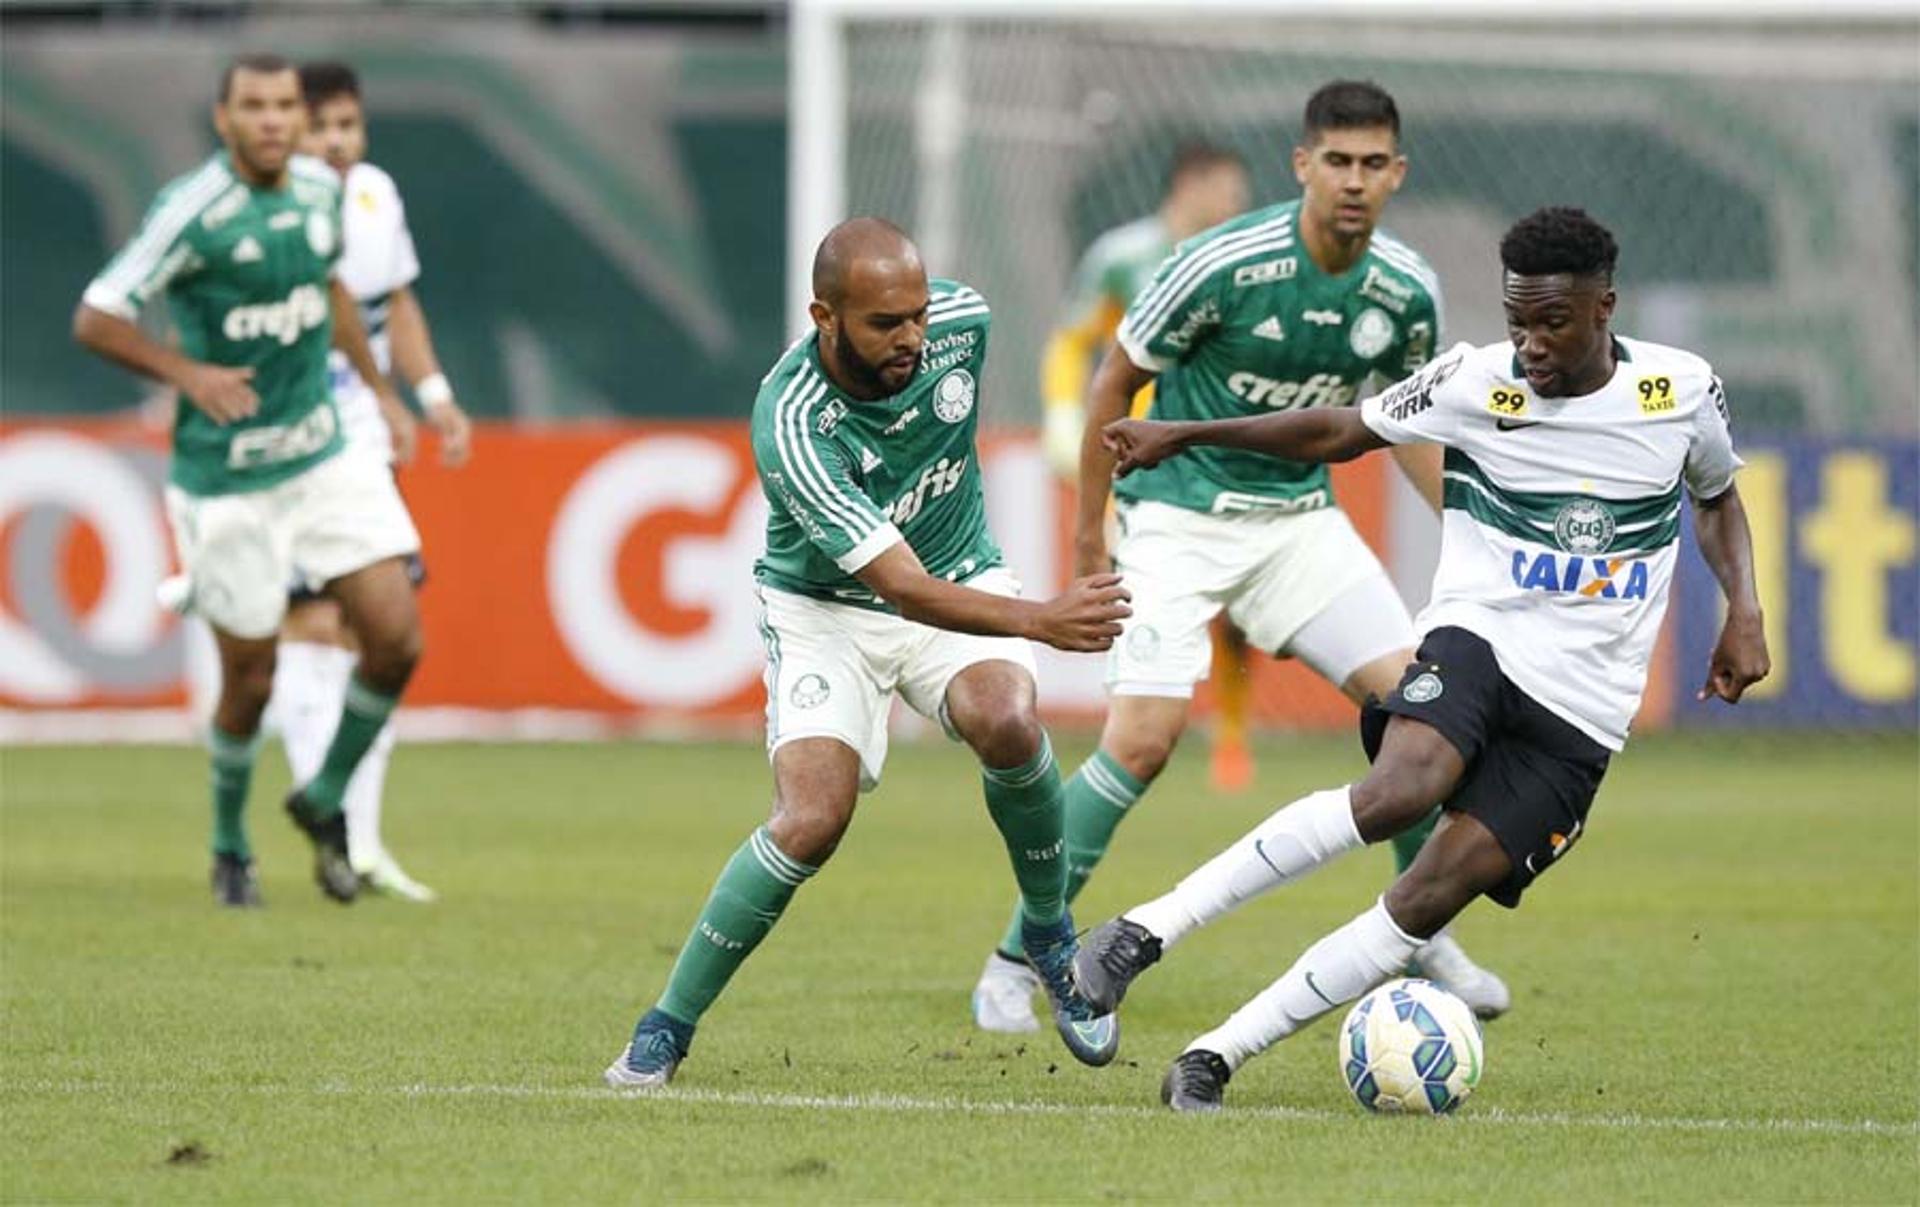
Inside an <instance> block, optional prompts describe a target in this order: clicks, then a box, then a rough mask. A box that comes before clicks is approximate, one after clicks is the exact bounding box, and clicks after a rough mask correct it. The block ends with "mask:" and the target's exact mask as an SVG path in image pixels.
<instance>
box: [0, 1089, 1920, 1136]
mask: <svg viewBox="0 0 1920 1207" xmlns="http://www.w3.org/2000/svg"><path fill="white" fill-rule="evenodd" d="M215 1088H216V1087H211V1086H207V1085H204V1084H198V1085H187V1084H184V1083H182V1084H167V1083H152V1082H145V1083H143V1082H126V1081H9V1082H4V1083H0V1094H8V1095H11V1094H21V1095H26V1096H47V1097H53V1096H62V1095H78V1096H90V1095H96V1094H98V1095H113V1094H128V1093H132V1094H161V1095H165V1096H168V1097H172V1096H175V1095H182V1096H191V1095H195V1094H202V1093H206V1092H207V1091H208V1090H209V1089H215ZM217 1089H218V1092H220V1093H238V1094H254V1095H261V1096H265V1097H272V1098H331V1097H342V1098H524V1099H542V1100H568V1101H581V1102H592V1101H607V1100H611V1099H618V1098H637V1099H645V1100H650V1101H658V1102H681V1103H687V1104H689V1105H697V1106H734V1107H747V1108H752V1109H760V1110H786V1111H849V1112H855V1113H873V1114H934V1115H941V1114H950V1115H979V1116H989V1117H991V1116H1031V1115H1044V1116H1062V1117H1070V1118H1086V1117H1096V1118H1110V1119H1113V1118H1117V1119H1160V1118H1165V1117H1166V1116H1167V1115H1168V1113H1169V1112H1168V1111H1167V1110H1166V1109H1165V1108H1162V1107H1157V1106H1124V1105H1118V1104H1113V1103H1093V1104H1085V1105H1073V1104H1069V1103H1062V1102H993V1101H980V1100H977V1099H971V1098H944V1097H942V1098H919V1097H913V1096H910V1095H904V1094H848V1095H816V1094H763V1093H754V1092H751V1091H742V1090H698V1089H665V1090H640V1091H616V1090H610V1089H604V1088H600V1087H595V1086H584V1085H583V1086H542V1085H484V1084H476V1085H427V1084H424V1083H418V1084H413V1085H385V1086H355V1085H346V1084H343V1083H338V1082H333V1083H326V1082H323V1083H319V1084H315V1085H310V1086H290V1085H236V1086H226V1087H217ZM1223 1117H1224V1118H1230V1119H1278V1120H1291V1121H1296V1122H1315V1123H1320V1122H1337V1121H1341V1120H1351V1119H1354V1118H1357V1117H1359V1116H1358V1115H1357V1114H1356V1112H1353V1111H1321V1110H1306V1109H1302V1108H1299V1107H1288V1106H1244V1107H1237V1106H1229V1107H1228V1108H1227V1109H1226V1111H1225V1112H1223ZM1446 1123H1447V1124H1448V1125H1453V1126H1467V1127H1517V1128H1565V1129H1571V1130H1594V1131H1664V1132H1723V1133H1759V1134H1775V1135H1778V1134H1804V1135H1835V1136H1901V1137H1907V1136H1920V1121H1915V1120H1905V1121H1884V1120H1877V1119H1695V1118H1685V1117H1673V1116H1661V1115H1638V1114H1625V1115H1584V1114H1572V1113H1567V1112H1560V1111H1545V1112H1527V1111H1508V1110H1503V1109H1502V1108H1500V1107H1497V1106H1490V1107H1478V1106H1472V1105H1469V1106H1468V1107H1466V1108H1465V1109H1464V1110H1463V1111H1462V1112H1461V1113H1460V1114H1459V1115H1456V1116H1454V1117H1452V1118H1451V1119H1448V1120H1446Z"/></svg>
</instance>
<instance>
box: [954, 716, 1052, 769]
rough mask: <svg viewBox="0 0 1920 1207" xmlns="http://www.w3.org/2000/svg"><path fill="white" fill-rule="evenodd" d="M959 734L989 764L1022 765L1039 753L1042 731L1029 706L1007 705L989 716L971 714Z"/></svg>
mask: <svg viewBox="0 0 1920 1207" xmlns="http://www.w3.org/2000/svg"><path fill="white" fill-rule="evenodd" d="M962 736H964V737H965V738H966V740H967V744H968V745H969V746H971V747H973V750H974V753H975V754H977V755H979V756H980V761H981V762H982V763H984V764H986V765H987V766H989V767H1024V766H1025V765H1026V764H1028V763H1031V762H1032V761H1033V760H1034V759H1035V758H1036V757H1038V755H1039V754H1040V747H1041V745H1042V743H1044V742H1045V741H1046V732H1045V731H1044V730H1043V729H1041V727H1040V718H1039V717H1037V716H1035V715H1034V712H1033V709H1031V708H1011V709H1009V710H1007V711H1006V712H1005V713H1001V714H998V715H993V716H985V717H975V718H973V721H972V724H971V725H970V726H969V728H968V729H967V730H965V731H962Z"/></svg>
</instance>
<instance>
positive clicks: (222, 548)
mask: <svg viewBox="0 0 1920 1207" xmlns="http://www.w3.org/2000/svg"><path fill="white" fill-rule="evenodd" d="M213 122H214V127H215V129H216V130H217V131H218V132H219V135H220V139H221V141H222V142H223V143H224V144H225V146H224V149H223V150H221V151H220V152H218V153H216V154H215V155H213V156H212V157H211V158H210V159H208V160H207V161H206V162H205V163H203V164H202V165H201V166H200V167H198V168H196V169H195V170H193V171H192V172H189V173H187V174H186V175H185V176H182V177H179V178H178V179H176V180H174V181H172V182H171V183H169V184H168V185H167V186H166V187H165V188H163V189H162V190H161V192H160V195H159V197H158V198H157V199H156V200H155V201H154V203H153V205H152V207H151V208H150V209H149V210H148V212H147V215H146V217H145V219H143V220H142V222H141V225H140V229H139V230H138V232H136V233H135V235H134V237H133V239H132V240H130V241H129V242H128V243H127V245H126V246H125V247H124V248H122V249H121V251H120V253H119V254H118V255H116V256H115V257H114V258H113V259H112V261H110V262H109V263H108V265H107V267H106V268H105V269H104V270H102V271H101V273H100V275H99V276H98V277H96V278H95V279H94V281H93V283H92V284H90V285H88V286H87V290H86V293H85V296H84V297H83V298H82V300H81V302H80V306H79V308H78V309H77V310H76V311H75V313H74V320H73V334H74V338H75V339H76V340H78V341H79V342H80V343H81V344H82V345H84V346H85V347H87V348H88V349H90V350H92V351H93V352H96V353H98V354H99V355H100V356H103V357H105V358H106V359H108V360H110V361H113V362H114V363H115V364H118V365H122V366H124V367H126V368H128V369H132V370H133V371H135V372H137V373H141V374H144V375H146V376H148V377H151V378H154V379H156V380H158V381H162V382H165V383H166V384H168V385H171V386H172V387H173V388H174V389H175V390H177V391H178V392H179V394H180V396H181V397H182V399H183V400H184V401H185V404H186V405H182V406H180V407H178V408H177V409H176V413H175V417H174V428H173V462H172V468H171V471H170V474H169V485H168V487H167V492H166V497H167V515H168V519H169V520H170V521H171V523H172V526H173V534H174V542H175V544H176V546H177V548H178V552H179V555H180V563H181V566H182V567H183V569H184V570H185V572H186V579H187V599H186V601H185V602H186V606H188V607H190V608H191V609H192V610H193V611H194V612H196V613H198V614H199V615H201V616H202V617H204V618H205V619H206V620H207V622H208V623H209V625H210V626H211V627H212V629H213V636H214V642H215V645H216V647H217V648H218V651H219V657H220V698H219V701H218V703H217V705H216V706H215V710H214V716H213V724H212V727H211V729H210V731H209V735H208V736H209V741H210V744H211V747H212V761H213V814H214V827H213V855H214V864H213V892H214V897H215V899H216V900H217V901H219V902H220V903H222V904H224V905H234V906H249V905H258V904H260V895H259V889H258V887H257V884H256V881H255V876H254V868H253V853H252V849H251V847H250V845H249V843H248V839H247V833H246V826H245V820H244V814H245V809H246V803H247V792H248V789H249V787H250V786H251V784H252V778H253V763H254V756H255V754H256V752H257V749H258V740H257V738H258V734H259V731H260V718H261V714H262V713H263V712H264V711H265V709H266V706H267V700H268V697H269V695H270V693H271V691H272V686H273V675H274V662H275V649H274V647H275V642H276V637H277V634H278V632H279V628H280V621H281V619H282V617H283V616H284V615H285V612H286V606H287V584H288V583H289V582H291V581H294V580H295V579H296V577H298V578H299V579H303V580H305V581H308V582H313V583H318V584H322V585H324V587H325V589H326V591H327V592H328V594H329V595H331V596H332V597H333V598H334V599H336V600H338V601H340V603H341V604H342V605H343V606H344V608H345V612H346V616H347V619H348V622H349V624H350V625H351V627H352V629H353V631H354V635H355V638H356V639H357V641H358V644H359V648H360V650H361V657H360V661H359V664H358V665H357V666H356V668H355V669H354V671H353V673H352V676H351V678H350V680H349V682H348V684H347V686H346V689H345V691H344V693H343V700H342V703H341V706H340V708H339V710H338V715H337V718H336V719H335V721H334V724H333V726H332V732H331V734H330V736H329V738H328V741H327V743H326V748H325V751H324V752H323V754H322V755H321V757H320V758H319V759H318V760H316V763H315V765H314V767H313V769H312V773H311V774H310V775H307V776H296V777H295V780H294V782H295V783H296V784H298V785H300V786H299V787H297V788H296V789H295V790H294V791H293V792H292V793H291V794H290V795H289V796H288V797H287V802H286V806H287V812H288V813H289V814H290V815H291V816H292V818H293V821H294V822H295V824H297V825H298V826H299V827H300V829H301V830H303V831H304V832H305V833H306V835H307V837H308V838H309V839H310V840H311V841H312V843H313V846H314V858H315V862H314V871H315V876H316V879H317V880H318V882H319V884H320V887H321V889H322V890H323V891H324V892H326V894H327V895H328V896H330V897H333V898H335V899H336V900H339V901H342V902H346V901H351V900H353V898H354V895H355V894H356V893H357V892H358V890H359V878H358V877H357V876H356V875H355V874H354V872H353V869H352V867H351V865H350V863H349V862H348V858H347V827H346V819H345V817H344V815H343V814H342V812H341V801H342V798H343V796H344V795H345V792H346V788H347V783H348V780H349V779H350V778H351V777H352V774H353V771H354V769H355V768H356V767H357V766H358V765H359V763H360V761H361V759H362V758H363V757H365V755H366V752H367V750H368V748H369V747H371V746H372V744H373V741H374V737H375V735H376V734H378V733H379V732H380V729H381V727H382V726H383V725H385V724H386V720H387V716H388V714H389V713H390V712H392V710H393V707H394V705H395V704H396V703H397V702H398V700H399V696H400V693H401V692H402V690H404V689H405V687H406V684H407V680H408V678H409V677H410V676H411V675H412V673H413V668H414V664H415V663H416V661H417V660H418V659H419V656H420V647H421V637H420V618H419V613H418V611H417V610H416V608H415V606H414V597H413V587H412V584H411V583H409V582H408V580H407V574H406V568H405V567H406V563H405V559H406V558H407V557H408V556H409V555H412V554H414V553H417V552H418V551H419V548H420V538H419V536H418V534H416V533H415V531H414V527H413V521H412V520H411V519H410V518H409V517H408V515H407V509H406V507H405V505H404V504H402V503H401V502H400V495H399V491H398V490H397V489H396V488H395V487H394V484H393V477H392V475H391V474H390V473H388V472H387V470H386V468H385V467H384V466H381V465H379V464H377V463H375V462H374V461H373V460H372V459H371V458H361V457H350V456H344V455H342V453H343V450H344V448H345V441H344V439H343V438H342V435H341V431H340V421H339V416H338V413H337V412H336V410H335V409H334V403H333V398H332V391H331V388H330V385H329V372H328V349H329V347H331V346H335V345H337V346H338V347H339V348H340V349H341V350H342V351H343V352H344V353H345V354H346V356H347V358H348V360H349V363H351V364H352V365H353V366H354V368H355V370H356V371H357V372H358V373H359V374H360V376H361V378H362V379H363V380H364V381H366V382H367V383H368V385H369V387H370V389H371V390H372V391H373V394H374V396H375V400H376V405H378V407H379V408H380V409H381V410H382V412H384V413H385V414H386V416H387V417H388V423H389V425H390V427H391V438H392V439H393V441H394V444H395V446H396V448H404V447H410V445H411V442H412V439H413V425H412V419H411V417H410V416H409V415H408V414H407V411H406V408H405V407H404V406H403V405H402V404H401V403H400V400H399V399H398V398H397V397H396V396H395V395H394V393H393V388H392V387H391V386H390V385H389V384H388V383H387V382H386V380H385V378H383V377H382V376H381V374H380V372H379V369H378V368H377V366H376V365H375V364H374V361H373V354H372V352H371V350H370V349H369V348H368V346H367V340H366V335H365V332H364V330H363V328H362V327H361V324H360V318H359V313H358V310H357V308H356V307H355V305H354V302H353V299H352V297H351V296H350V295H349V294H348V293H347V291H346V288H345V287H344V286H343V285H342V284H341V283H340V281H339V279H338V277H337V276H335V273H334V266H335V263H336V261H337V260H338V259H339V256H340V180H339V178H338V176H336V175H335V174H334V173H333V172H332V171H331V170H329V169H328V168H327V166H326V165H325V164H323V163H321V162H320V161H319V160H316V159H310V158H307V157H305V156H299V155H295V154H294V148H295V143H296V141H297V139H298V138H299V135H300V132H301V129H302V127H303V126H304V124H305V105H304V103H303V101H302V98H301V93H300V79H299V76H298V75H297V74H296V73H295V71H294V68H293V65H292V64H291V63H289V62H287V61H286V60H285V59H282V58H279V57H278V56H274V55H248V56H243V57H241V58H239V59H236V60H234V61H233V63H232V64H230V65H229V66H228V67H227V69H226V70H225V72H224V73H223V74H222V76H221V80H220V88H219V94H218V98H217V100H216V102H215V104H214V107H213ZM161 293H164V294H165V295H166V297H167V301H168V310H169V312H170V315H171V317H172V319H173V324H174V327H175V328H176V329H177V331H178V333H179V348H178V349H175V348H173V347H169V346H168V345H167V344H165V343H163V342H161V341H159V340H156V339H154V338H153V337H152V336H150V335H148V334H147V333H146V332H144V331H142V330H141V329H140V328H139V327H138V326H137V325H136V324H135V321H134V320H135V319H136V318H137V317H138V315H139V312H140V308H141V307H142V306H143V305H145V304H146V303H147V302H149V301H151V300H152V299H153V297H154V296H155V295H156V294H161Z"/></svg>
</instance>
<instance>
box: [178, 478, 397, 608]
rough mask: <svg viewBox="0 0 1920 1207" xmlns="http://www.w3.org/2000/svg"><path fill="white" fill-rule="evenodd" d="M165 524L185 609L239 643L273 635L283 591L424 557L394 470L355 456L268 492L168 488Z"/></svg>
mask: <svg viewBox="0 0 1920 1207" xmlns="http://www.w3.org/2000/svg"><path fill="white" fill-rule="evenodd" d="M167 519H168V521H169V522H170V523H171V525H172V527H173V542H174V547H175V548H176V549H178V550H179V552H180V565H181V567H182V569H183V570H184V571H185V572H186V576H187V580H188V582H189V584H190V591H191V594H190V596H189V603H190V606H191V607H192V609H193V610H194V611H195V612H198V613H199V614H200V615H202V616H204V617H206V619H207V620H208V621H209V622H210V623H212V624H213V626H214V627H215V628H218V629H220V630H222V631H223V632H227V633H231V634H232V635H234V636H236V637H248V638H264V637H271V636H273V635H274V633H276V632H277V631H279V628H280V621H281V618H282V617H284V616H285V615H286V610H287V584H289V583H305V584H308V585H310V586H313V587H315V588H318V587H320V586H324V585H325V584H327V583H329V582H332V581H333V580H334V579H336V578H340V577H341V576H343V575H347V574H351V573H353V572H354V571H355V570H360V569H364V568H365V567H367V566H371V565H373V564H374V563H375V562H379V561H384V560H385V559H387V558H390V557H403V556H405V555H407V554H409V553H417V552H418V551H419V549H420V534H419V533H418V532H416V531H415V530H414V527H413V520H412V518H411V517H410V516H408V515H407V507H406V504H405V503H403V502H401V501H400V490H399V488H398V487H396V486H395V485H394V483H393V473H392V471H391V470H389V469H388V468H387V467H386V465H385V464H383V463H382V462H380V461H378V460H376V459H375V458H373V457H371V456H368V455H366V454H365V453H359V452H355V451H354V450H352V449H349V450H347V451H344V452H342V453H339V454H338V455H336V456H333V457H329V458H328V459H327V460H325V461H322V462H321V463H320V464H319V465H316V466H314V467H313V468H312V469H310V470H308V471H307V472H305V473H303V474H300V475H298V476H297V477H293V478H289V479H287V480H286V481H284V482H281V483H279V484H278V485H275V486H269V487H267V488H266V489H264V490H253V491H244V492H240V493H236V494H227V495H191V494H188V493H187V492H186V491H184V490H181V489H180V488H179V487H178V486H169V487H167Z"/></svg>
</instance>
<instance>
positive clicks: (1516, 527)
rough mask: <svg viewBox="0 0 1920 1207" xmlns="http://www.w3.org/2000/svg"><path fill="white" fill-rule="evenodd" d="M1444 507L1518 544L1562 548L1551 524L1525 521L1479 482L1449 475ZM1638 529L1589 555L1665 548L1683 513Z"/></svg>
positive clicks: (1618, 534) (1618, 533)
mask: <svg viewBox="0 0 1920 1207" xmlns="http://www.w3.org/2000/svg"><path fill="white" fill-rule="evenodd" d="M1442 505H1443V506H1444V507H1446V509H1447V510H1449V511H1463V512H1465V513H1466V514H1467V516H1468V517H1469V518H1470V519H1472V520H1473V521H1474V522H1475V523H1478V524H1481V525H1484V526H1485V527H1488V528H1493V529H1497V530H1498V531H1500V532H1504V533H1506V534H1507V535H1508V536H1510V537H1513V538H1514V539H1516V540H1522V541H1529V542H1531V543H1533V544H1536V545H1545V546H1547V547H1549V548H1560V547H1561V542H1560V541H1559V540H1558V538H1557V537H1556V535H1555V531H1554V526H1553V525H1552V524H1540V523H1538V522H1536V521H1533V520H1529V519H1526V518H1525V517H1523V516H1521V515H1519V514H1518V513H1516V512H1514V511H1512V510H1511V509H1509V508H1507V507H1505V506H1502V505H1501V504H1500V503H1499V501H1498V500H1497V499H1495V498H1494V497H1493V496H1491V495H1489V494H1487V493H1486V491H1485V488H1484V487H1482V486H1481V485H1480V484H1479V483H1478V482H1475V481H1473V480H1472V479H1470V478H1467V477H1465V476H1464V475H1460V474H1448V475H1447V476H1446V487H1445V490H1444V494H1443V498H1442ZM1637 528H1638V530H1637V531H1628V530H1626V529H1624V528H1616V529H1615V530H1614V533H1613V537H1612V539H1611V540H1609V541H1608V542H1607V546H1606V548H1604V549H1594V550H1590V551H1589V552H1593V553H1635V552H1640V551H1643V550H1650V549H1662V548H1665V547H1666V546H1668V545H1671V544H1673V542H1675V541H1677V540H1679V539H1680V513H1679V511H1678V509H1676V510H1675V511H1674V512H1673V514H1671V515H1669V516H1667V517H1666V518H1665V519H1664V520H1659V521H1655V522H1654V523H1652V524H1645V525H1638V526H1637Z"/></svg>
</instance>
